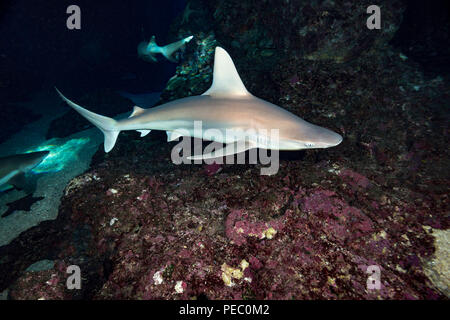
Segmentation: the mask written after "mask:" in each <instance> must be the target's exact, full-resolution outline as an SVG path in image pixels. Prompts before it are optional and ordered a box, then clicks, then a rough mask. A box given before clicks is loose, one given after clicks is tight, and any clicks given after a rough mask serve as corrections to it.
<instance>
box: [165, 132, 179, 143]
mask: <svg viewBox="0 0 450 320" xmlns="http://www.w3.org/2000/svg"><path fill="white" fill-rule="evenodd" d="M166 133H167V142H170V141H174V140H177V139H178V138H179V137H182V136H183V135H182V134H180V133H178V132H176V131H166Z"/></svg>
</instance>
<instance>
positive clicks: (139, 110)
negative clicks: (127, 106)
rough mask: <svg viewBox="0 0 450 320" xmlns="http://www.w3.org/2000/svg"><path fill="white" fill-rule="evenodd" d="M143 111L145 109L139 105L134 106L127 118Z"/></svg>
mask: <svg viewBox="0 0 450 320" xmlns="http://www.w3.org/2000/svg"><path fill="white" fill-rule="evenodd" d="M144 111H145V109H142V108H141V107H138V106H134V107H133V112H131V114H130V116H129V117H128V118H131V117H135V116H137V115H140V114H141V113H142V112H144Z"/></svg>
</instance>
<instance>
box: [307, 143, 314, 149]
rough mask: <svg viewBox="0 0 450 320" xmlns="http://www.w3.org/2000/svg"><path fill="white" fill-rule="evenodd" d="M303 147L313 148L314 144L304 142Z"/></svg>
mask: <svg viewBox="0 0 450 320" xmlns="http://www.w3.org/2000/svg"><path fill="white" fill-rule="evenodd" d="M305 147H308V148H311V147H314V143H312V142H305Z"/></svg>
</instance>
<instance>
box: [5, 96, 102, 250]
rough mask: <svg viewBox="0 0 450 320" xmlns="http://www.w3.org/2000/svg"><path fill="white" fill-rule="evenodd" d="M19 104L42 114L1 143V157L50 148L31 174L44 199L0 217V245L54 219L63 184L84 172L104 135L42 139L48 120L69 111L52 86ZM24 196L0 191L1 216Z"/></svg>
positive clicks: (92, 132) (94, 132)
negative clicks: (11, 204)
mask: <svg viewBox="0 0 450 320" xmlns="http://www.w3.org/2000/svg"><path fill="white" fill-rule="evenodd" d="M22 104H23V105H24V106H27V107H29V108H32V109H33V110H35V112H37V113H42V115H43V117H41V118H40V119H39V120H38V121H36V122H33V123H31V124H29V125H27V126H25V127H24V128H23V129H22V130H21V131H20V132H18V133H17V134H15V135H14V136H12V137H11V138H10V139H9V140H7V141H5V142H4V143H3V144H1V145H0V156H6V155H10V154H15V153H23V152H27V151H30V150H33V151H34V150H39V149H42V150H47V149H50V150H52V152H51V153H50V155H49V156H48V157H47V158H46V160H44V162H43V163H42V164H41V165H39V166H38V167H37V168H35V170H36V171H44V172H42V173H39V174H37V175H35V176H34V177H38V180H37V188H36V192H35V193H34V197H44V199H43V200H41V201H38V202H36V203H34V204H33V205H32V207H31V209H30V211H28V212H27V211H16V212H14V213H12V214H11V215H9V216H7V217H4V218H0V246H4V245H6V244H8V243H10V242H11V241H12V240H13V239H14V238H16V237H17V236H18V235H19V234H20V233H22V232H24V231H26V230H27V229H29V228H31V227H33V226H36V225H38V224H39V223H40V222H42V221H45V220H52V219H56V217H57V215H58V207H59V204H60V199H61V196H62V195H63V191H64V188H65V186H66V185H67V183H68V182H69V181H70V180H71V179H72V178H74V177H75V176H77V175H80V174H81V173H83V172H84V171H86V169H87V168H88V167H89V164H90V161H91V158H92V156H93V155H94V153H95V152H96V151H97V149H98V146H99V145H100V144H101V143H102V142H103V135H102V133H101V132H100V131H99V130H98V129H96V128H91V129H88V130H84V131H82V132H78V133H75V134H73V135H71V136H69V137H67V138H63V139H52V140H50V141H46V140H45V134H46V132H47V129H48V127H49V125H50V123H51V121H52V120H53V119H54V118H56V117H58V116H60V115H61V114H63V113H64V112H66V111H67V110H68V107H64V106H63V105H62V104H61V100H60V99H59V97H58V96H57V94H56V93H55V92H54V90H52V89H48V90H45V91H42V92H40V93H38V94H37V95H35V96H34V97H33V98H32V99H31V100H30V101H26V102H23V103H22ZM58 111H59V112H58ZM25 195H26V194H25V192H23V191H18V190H12V191H9V192H2V193H0V215H1V214H3V213H4V212H5V211H6V210H7V209H8V207H7V206H6V204H7V203H10V202H12V201H15V200H18V199H20V198H22V197H24V196H25Z"/></svg>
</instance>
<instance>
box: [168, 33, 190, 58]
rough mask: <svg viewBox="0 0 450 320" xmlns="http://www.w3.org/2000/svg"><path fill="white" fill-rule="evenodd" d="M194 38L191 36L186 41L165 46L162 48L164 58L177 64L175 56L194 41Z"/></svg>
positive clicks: (182, 40)
mask: <svg viewBox="0 0 450 320" xmlns="http://www.w3.org/2000/svg"><path fill="white" fill-rule="evenodd" d="M193 37H194V36H189V37H186V38H184V39H181V40H179V41H177V42H174V43H171V44H168V45H167V46H164V47H162V48H161V53H162V55H163V56H164V57H166V58H167V60H169V61H172V62H176V60H175V58H174V57H173V54H174V53H175V52H176V51H177V50H178V49H180V48H181V47H182V46H184V45H185V44H186V43H188V42H189V41H191V40H192V38H193Z"/></svg>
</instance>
